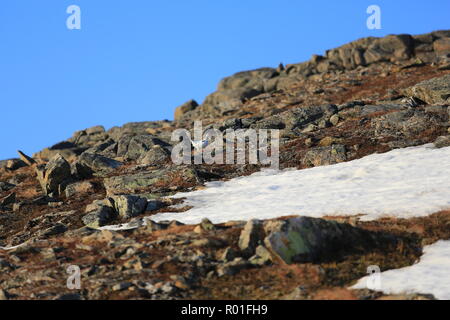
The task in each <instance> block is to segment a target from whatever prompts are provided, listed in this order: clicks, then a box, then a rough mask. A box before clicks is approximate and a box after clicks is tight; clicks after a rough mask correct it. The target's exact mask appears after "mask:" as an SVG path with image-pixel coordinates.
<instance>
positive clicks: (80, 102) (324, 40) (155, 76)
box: [0, 0, 450, 159]
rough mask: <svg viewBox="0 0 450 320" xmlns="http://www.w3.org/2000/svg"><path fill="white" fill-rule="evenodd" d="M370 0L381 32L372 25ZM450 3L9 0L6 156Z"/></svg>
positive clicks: (129, 117) (434, 19)
mask: <svg viewBox="0 0 450 320" xmlns="http://www.w3.org/2000/svg"><path fill="white" fill-rule="evenodd" d="M318 3H320V5H319V4H318ZM372 4H376V5H379V6H380V7H381V10H382V16H381V18H382V29H381V30H369V29H367V27H366V20H367V17H368V15H367V13H366V9H367V7H368V6H369V5H372ZM69 5H78V6H79V7H80V8H81V30H69V29H67V27H66V19H67V18H68V16H69V15H68V14H67V13H66V9H67V7H68V6H69ZM449 12H450V1H448V0H430V1H411V0H409V1H406V0H395V1H391V0H388V1H381V0H371V1H366V0H346V1H335V0H325V1H320V2H319V1H309V0H308V1H306V0H304V1H301V0H297V1H293V0H291V1H289V0H277V1H275V0H258V1H255V0H246V1H242V0H227V1H210V0H190V1H186V0H184V1H183V0H177V1H174V0H165V1H162V0H161V1H156V0H151V1H150V0H131V1H111V0H109V1H106V0H95V1H92V0H69V1H65V0H58V1H51V0H42V1H34V0H27V1H25V0H3V1H2V3H1V4H0V52H1V53H0V159H6V158H10V157H15V156H16V150H17V149H21V150H23V151H25V152H27V153H30V154H31V153H34V152H36V151H39V150H41V149H42V148H44V147H48V146H50V145H52V144H54V143H56V142H59V141H62V140H64V139H67V138H68V137H70V136H71V135H72V133H73V132H74V131H76V130H80V129H84V128H87V127H90V126H94V125H98V124H101V125H104V126H105V127H106V128H110V127H112V126H115V125H122V124H124V123H126V122H130V121H149V120H161V119H172V118H173V111H174V108H175V107H176V106H178V105H180V104H182V103H183V102H185V101H187V100H189V99H192V98H193V99H196V100H197V101H199V102H201V101H202V100H203V99H204V97H205V96H206V95H207V94H209V93H211V92H212V91H214V90H215V87H216V85H217V83H218V81H219V80H220V79H221V78H223V77H224V76H228V75H230V74H233V73H235V72H238V71H242V70H247V69H253V68H259V67H264V66H273V67H275V66H277V65H278V63H280V62H283V63H296V62H302V61H305V60H308V59H309V58H310V57H311V55H312V54H315V53H316V54H323V53H324V51H325V50H327V49H331V48H333V47H336V46H339V45H342V44H344V43H346V42H349V41H352V40H355V39H357V38H361V37H366V36H384V35H387V34H391V33H411V34H420V33H425V32H430V31H433V30H438V29H449V28H450V23H449V21H450V20H449V19H448V16H449Z"/></svg>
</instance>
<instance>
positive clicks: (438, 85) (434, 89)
mask: <svg viewBox="0 0 450 320" xmlns="http://www.w3.org/2000/svg"><path fill="white" fill-rule="evenodd" d="M405 95H408V96H412V97H416V98H419V99H420V100H423V101H425V102H426V103H428V104H446V103H447V104H448V103H449V102H450V74H447V75H445V76H442V77H438V78H433V79H430V80H426V81H423V82H420V83H418V84H416V85H415V86H412V87H410V88H407V89H405Z"/></svg>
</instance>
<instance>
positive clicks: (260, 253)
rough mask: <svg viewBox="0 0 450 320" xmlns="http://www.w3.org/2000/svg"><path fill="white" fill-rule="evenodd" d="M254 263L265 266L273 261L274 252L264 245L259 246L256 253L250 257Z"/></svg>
mask: <svg viewBox="0 0 450 320" xmlns="http://www.w3.org/2000/svg"><path fill="white" fill-rule="evenodd" d="M249 262H250V263H251V264H253V265H257V266H264V265H267V264H269V263H270V262H272V254H271V253H270V251H269V250H267V249H266V247H264V246H258V247H257V248H256V251H255V255H254V256H253V257H251V258H250V259H249Z"/></svg>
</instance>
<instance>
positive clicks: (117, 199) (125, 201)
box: [111, 195, 147, 219]
mask: <svg viewBox="0 0 450 320" xmlns="http://www.w3.org/2000/svg"><path fill="white" fill-rule="evenodd" d="M111 199H112V202H113V206H114V209H115V211H116V212H117V213H118V214H119V216H120V217H121V218H124V219H126V218H132V217H135V216H138V215H140V214H142V213H144V212H145V211H146V209H147V199H146V198H141V197H139V196H133V195H118V196H112V197H111Z"/></svg>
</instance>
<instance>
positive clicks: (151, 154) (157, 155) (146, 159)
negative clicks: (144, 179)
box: [139, 145, 170, 166]
mask: <svg viewBox="0 0 450 320" xmlns="http://www.w3.org/2000/svg"><path fill="white" fill-rule="evenodd" d="M168 159H170V153H169V152H168V151H167V150H165V149H164V148H163V147H161V146H160V145H155V146H153V147H152V148H150V150H148V151H147V152H146V153H145V154H144V155H143V157H141V158H140V159H139V164H143V165H153V166H155V165H159V164H162V163H164V162H165V161H167V160H168Z"/></svg>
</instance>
